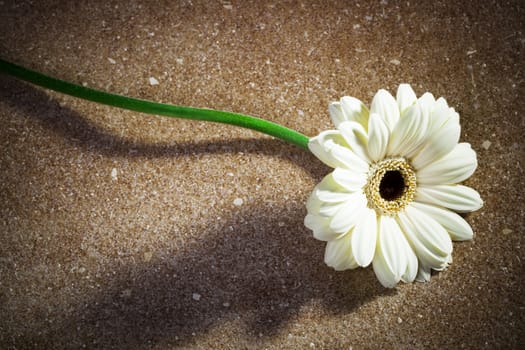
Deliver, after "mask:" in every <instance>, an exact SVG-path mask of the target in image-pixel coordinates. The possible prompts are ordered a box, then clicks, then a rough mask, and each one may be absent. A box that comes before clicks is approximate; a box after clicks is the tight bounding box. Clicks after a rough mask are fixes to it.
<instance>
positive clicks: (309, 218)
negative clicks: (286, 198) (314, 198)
mask: <svg viewBox="0 0 525 350" xmlns="http://www.w3.org/2000/svg"><path fill="white" fill-rule="evenodd" d="M329 222H330V219H328V218H323V217H321V216H318V215H313V214H307V215H306V217H305V218H304V225H305V226H306V227H307V228H309V229H310V230H312V231H313V235H314V237H315V238H316V239H318V240H320V241H333V240H336V239H338V238H340V237H341V236H342V235H343V234H341V233H336V232H334V231H333V230H332V229H330V226H329V225H328V223H329Z"/></svg>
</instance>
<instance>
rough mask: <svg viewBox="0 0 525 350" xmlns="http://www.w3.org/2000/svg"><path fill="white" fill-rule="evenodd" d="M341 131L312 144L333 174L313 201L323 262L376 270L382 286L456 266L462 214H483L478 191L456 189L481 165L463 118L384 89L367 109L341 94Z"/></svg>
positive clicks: (429, 100)
mask: <svg viewBox="0 0 525 350" xmlns="http://www.w3.org/2000/svg"><path fill="white" fill-rule="evenodd" d="M329 110H330V115H331V117H332V120H333V122H334V124H335V126H336V127H337V130H328V131H324V132H322V133H321V134H319V135H318V136H316V137H313V138H311V139H310V142H309V144H308V147H309V148H310V150H311V151H312V152H313V153H314V154H315V155H316V156H317V157H318V158H319V159H320V160H321V161H323V162H324V163H325V164H327V165H328V166H330V167H332V168H335V170H334V171H333V172H332V173H330V174H329V175H327V176H326V177H325V178H324V179H323V180H322V181H321V183H319V184H318V185H317V186H316V187H315V189H314V191H313V193H312V195H311V196H310V198H309V200H308V203H307V210H308V215H307V216H306V218H305V220H304V222H305V225H306V226H307V227H308V228H310V229H311V230H313V234H314V237H315V238H317V239H319V240H322V241H326V242H327V244H326V251H325V262H326V264H327V265H328V266H331V267H333V268H334V269H336V270H345V269H353V268H356V267H358V266H362V267H365V266H368V265H369V264H370V263H372V264H373V268H374V271H375V274H376V275H377V278H378V279H379V281H380V282H381V284H383V286H385V287H394V286H395V285H396V284H397V283H398V282H399V281H400V280H402V281H404V282H412V281H414V279H416V280H418V281H428V280H429V279H430V270H431V269H433V270H437V271H441V270H443V269H445V268H446V267H447V266H448V264H449V263H450V262H451V261H452V255H451V254H452V241H451V239H453V240H468V239H471V238H472V235H473V233H472V229H471V228H470V226H469V224H468V223H467V222H466V221H465V220H464V219H463V218H462V217H461V216H459V215H458V214H456V213H454V212H453V211H455V212H468V211H473V210H477V209H479V208H481V206H482V205H483V202H482V200H481V198H480V196H479V194H478V193H477V192H476V191H475V190H473V189H471V188H469V187H466V186H462V185H458V183H459V182H461V181H463V180H465V179H467V178H468V177H469V176H470V175H472V173H473V172H474V170H475V169H476V166H477V160H476V153H475V152H474V151H473V150H472V149H471V147H470V144H468V143H458V140H459V134H460V125H459V115H458V113H456V111H455V110H454V109H453V108H450V107H449V106H448V104H447V102H446V101H445V99H443V98H439V99H437V100H436V99H435V98H434V96H432V94H430V93H425V94H424V95H423V96H421V97H420V98H419V99H418V98H417V97H416V94H415V93H414V91H413V90H412V88H411V87H410V86H409V85H406V84H402V85H400V86H399V89H398V91H397V101H396V99H394V97H393V96H392V95H390V93H388V92H387V91H385V90H379V91H378V92H377V94H376V95H375V96H374V99H373V100H372V106H371V108H370V111H369V110H368V109H367V107H366V106H365V105H364V104H363V103H362V102H361V101H359V100H357V99H355V98H353V97H343V98H342V99H341V101H340V102H333V103H331V104H330V107H329Z"/></svg>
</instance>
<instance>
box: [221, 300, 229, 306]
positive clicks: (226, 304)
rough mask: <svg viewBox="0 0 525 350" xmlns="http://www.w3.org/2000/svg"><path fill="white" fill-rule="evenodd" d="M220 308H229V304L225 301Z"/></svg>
mask: <svg viewBox="0 0 525 350" xmlns="http://www.w3.org/2000/svg"><path fill="white" fill-rule="evenodd" d="M222 306H224V307H230V303H229V302H227V301H225V302H224V303H222Z"/></svg>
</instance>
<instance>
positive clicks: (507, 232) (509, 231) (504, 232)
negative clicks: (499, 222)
mask: <svg viewBox="0 0 525 350" xmlns="http://www.w3.org/2000/svg"><path fill="white" fill-rule="evenodd" d="M502 232H503V234H504V235H508V234H510V233H512V230H511V229H510V228H504V229H503V231H502Z"/></svg>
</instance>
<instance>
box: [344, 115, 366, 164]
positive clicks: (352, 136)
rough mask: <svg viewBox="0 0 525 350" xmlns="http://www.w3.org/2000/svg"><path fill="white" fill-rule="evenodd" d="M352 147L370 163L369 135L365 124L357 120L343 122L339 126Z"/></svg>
mask: <svg viewBox="0 0 525 350" xmlns="http://www.w3.org/2000/svg"><path fill="white" fill-rule="evenodd" d="M338 129H339V131H340V132H341V135H343V137H344V138H345V140H346V142H347V143H348V145H349V146H350V149H351V150H352V151H353V152H354V153H355V154H357V155H358V156H359V157H360V158H361V159H363V160H364V161H366V162H367V163H370V159H369V158H368V150H367V148H368V135H367V134H366V131H365V129H364V128H363V126H362V125H361V124H359V123H357V122H343V123H341V124H339V126H338Z"/></svg>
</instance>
